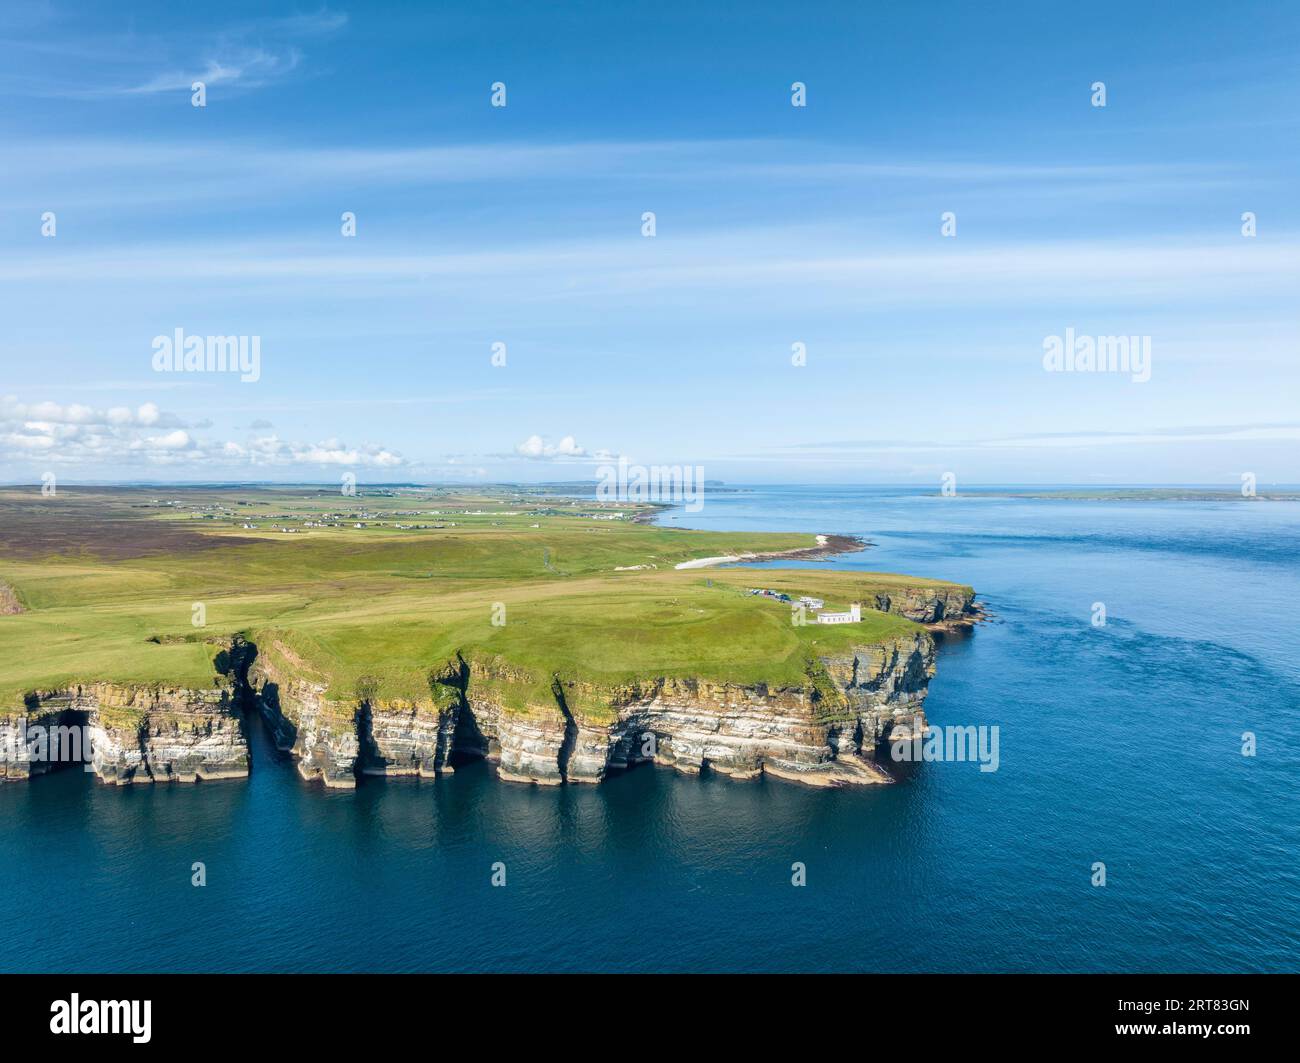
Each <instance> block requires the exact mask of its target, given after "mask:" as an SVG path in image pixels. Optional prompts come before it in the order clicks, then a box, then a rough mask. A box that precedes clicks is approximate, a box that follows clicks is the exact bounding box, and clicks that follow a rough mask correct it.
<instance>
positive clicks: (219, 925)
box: [0, 487, 1300, 971]
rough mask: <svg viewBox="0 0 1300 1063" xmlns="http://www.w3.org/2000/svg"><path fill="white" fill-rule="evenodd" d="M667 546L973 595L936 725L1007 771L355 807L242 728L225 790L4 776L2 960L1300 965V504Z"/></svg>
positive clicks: (943, 652) (938, 521) (869, 522)
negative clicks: (784, 557)
mask: <svg viewBox="0 0 1300 1063" xmlns="http://www.w3.org/2000/svg"><path fill="white" fill-rule="evenodd" d="M666 522H667V523H669V524H676V525H680V526H693V527H708V528H720V529H755V530H774V531H779V530H806V531H818V532H852V533H857V534H861V535H864V536H866V537H867V538H869V539H870V540H871V541H872V543H873V547H872V548H871V549H870V550H869V551H867V552H864V553H860V554H854V555H847V556H844V557H840V558H837V559H834V560H833V561H830V562H818V563H816V564H833V565H835V566H838V567H849V568H865V569H875V570H884V571H894V572H906V573H912V574H916V575H926V576H935V577H941V578H946V579H952V580H957V581H960V582H963V583H969V584H972V585H973V586H975V588H976V589H977V591H978V592H979V595H980V598H981V600H982V601H983V602H984V603H985V605H986V606H987V608H988V609H989V611H990V613H991V614H992V619H991V620H990V621H989V622H988V623H985V624H983V625H981V626H980V627H979V628H977V629H976V630H975V631H974V632H972V633H970V634H968V635H964V636H960V637H949V638H947V639H945V640H944V641H943V644H942V646H941V648H940V654H939V662H938V674H937V676H936V678H935V679H934V681H933V683H932V685H931V693H930V696H929V700H928V702H927V712H928V714H929V717H930V719H931V722H932V723H935V724H938V725H947V724H957V725H963V726H964V725H975V726H980V725H985V726H993V725H996V726H997V727H998V728H999V736H1000V763H999V768H998V770H997V771H996V772H980V771H979V770H978V765H976V764H972V763H928V764H921V765H917V766H915V767H913V768H911V769H910V770H909V771H908V772H907V775H906V777H905V779H904V780H903V781H901V782H900V783H899V784H897V785H894V786H888V787H873V788H868V789H861V790H836V791H822V790H814V789H808V788H804V787H800V786H797V785H792V784H789V783H783V782H779V781H768V780H758V781H754V782H733V781H731V780H729V779H726V778H722V777H714V776H710V775H708V774H706V775H704V776H703V777H701V778H691V777H686V776H679V775H677V774H675V773H674V772H672V771H671V770H665V769H657V768H653V767H649V766H642V767H639V768H637V769H635V770H633V771H630V772H627V773H625V774H622V775H618V776H615V777H613V778H611V779H610V780H609V781H608V782H606V783H605V784H604V785H602V786H600V787H564V788H555V789H547V788H536V787H526V786H515V785H506V784H502V783H498V782H496V781H495V780H494V778H493V777H492V771H491V769H490V768H489V767H488V766H487V765H483V764H475V765H470V766H467V767H465V768H463V769H461V770H460V771H458V772H457V774H456V775H454V776H452V777H449V778H444V779H440V780H426V781H418V782H417V781H412V780H367V781H366V782H364V783H363V784H362V786H360V787H359V788H358V789H357V790H356V792H355V793H344V794H340V793H330V792H326V791H324V790H323V789H321V788H319V787H318V786H309V785H306V784H303V783H302V782H301V781H300V780H299V779H298V777H297V775H296V773H295V772H294V769H293V766H292V765H291V764H290V763H289V762H288V761H287V760H286V759H285V758H284V757H282V756H281V755H279V754H277V753H276V752H275V751H274V749H273V748H272V747H271V745H270V743H269V741H268V740H267V738H266V736H265V734H264V733H263V732H262V730H261V728H260V727H254V728H252V731H253V733H252V735H251V736H250V737H251V740H252V745H253V760H254V770H253V774H252V775H251V777H250V778H249V779H248V780H246V781H232V782H221V783H211V784H200V785H197V786H193V787H179V786H174V787H153V788H146V787H137V788H132V789H123V790H119V789H116V788H110V787H105V786H102V785H98V784H96V783H95V782H94V780H93V777H91V776H88V775H85V774H84V773H82V772H79V771H65V772H62V773H58V774H55V775H52V776H49V777H46V778H43V779H39V780H37V781H36V782H34V783H32V784H24V785H10V786H5V787H0V897H3V898H4V899H5V903H4V904H3V905H2V906H0V970H5V971H31V970H50V971H63V970H93V971H133V970H177V971H208V970H217V971H303V970H308V971H314V970H324V971H343V970H347V971H445V970H502V971H534V970H545V971H557V970H558V971H591V970H598V971H642V970H650V971H659V970H671V971H678V970H680V971H700V970H740V971H753V970H808V971H1092V970H1097V971H1112V970H1113V971H1201V970H1207V971H1258V970H1262V971H1279V970H1297V969H1300V936H1298V929H1297V928H1300V799H1298V798H1297V789H1298V788H1300V656H1298V654H1297V649H1298V646H1300V504H1297V503H1289V502H1277V503H1272V502H1267V503H1266V502H1259V503H1244V502H1207V503H1201V502H1136V501H1134V502H1128V501H1125V502H1111V501H1106V502H1101V501H1098V502H1078V501H1066V500H1046V501H1039V500H1020V499H1009V498H1005V497H991V496H981V495H977V494H975V495H973V494H963V495H960V496H958V497H957V498H952V499H944V498H940V497H938V496H936V495H934V494H932V493H928V492H927V493H921V492H918V491H905V490H883V489H861V488H851V489H850V488H821V487H819V488H755V489H752V490H747V491H740V492H736V493H721V492H716V493H714V494H711V495H709V496H708V499H707V503H706V505H705V508H704V510H703V511H702V512H700V513H696V514H687V513H684V512H677V513H672V514H669V515H668V517H667V520H666ZM1095 602H1103V603H1105V606H1106V611H1107V623H1106V625H1105V626H1104V627H1094V626H1093V625H1092V623H1091V619H1092V609H1093V603H1095ZM1246 731H1250V732H1253V733H1254V734H1255V735H1256V736H1257V743H1258V752H1257V755H1256V756H1254V757H1245V756H1243V755H1242V753H1241V748H1242V734H1243V732H1246ZM195 861H202V862H203V863H204V864H205V865H206V869H207V881H208V884H207V886H206V887H203V888H196V887H194V886H192V885H191V881H190V880H191V865H192V864H193V863H194V862H195ZM497 861H500V862H502V863H504V864H505V868H506V882H507V884H506V886H505V887H504V888H498V887H493V886H492V885H491V876H492V865H493V864H494V862H497ZM1097 861H1100V862H1103V863H1104V864H1105V865H1106V877H1107V881H1106V885H1105V886H1104V887H1096V886H1093V885H1092V881H1091V880H1092V867H1093V864H1094V862H1097ZM795 862H801V863H803V864H804V865H805V866H806V874H807V884H806V885H805V886H803V887H795V886H792V885H791V874H792V872H791V865H792V864H794V863H795Z"/></svg>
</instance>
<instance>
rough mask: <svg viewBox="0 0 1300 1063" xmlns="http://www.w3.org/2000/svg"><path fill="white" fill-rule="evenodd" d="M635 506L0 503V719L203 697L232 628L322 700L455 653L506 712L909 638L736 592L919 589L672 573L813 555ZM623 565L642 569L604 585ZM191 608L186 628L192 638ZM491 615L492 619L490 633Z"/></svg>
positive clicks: (117, 498)
mask: <svg viewBox="0 0 1300 1063" xmlns="http://www.w3.org/2000/svg"><path fill="white" fill-rule="evenodd" d="M34 494H35V495H36V497H35V498H33V497H32V496H33V495H34ZM612 512H621V514H622V515H621V516H620V517H619V518H618V519H609V517H610V516H611V514H612ZM644 512H645V507H635V506H624V507H622V509H621V510H617V509H615V510H608V509H607V508H602V507H601V506H600V505H599V504H597V503H589V502H573V501H571V500H568V499H562V498H558V497H555V496H552V495H547V494H542V493H537V494H531V493H529V492H528V491H527V490H526V489H519V490H515V489H510V488H502V489H499V490H477V491H475V492H473V493H467V494H457V493H455V492H452V491H449V490H446V489H442V490H437V489H420V490H416V489H411V490H405V491H401V492H394V493H392V494H384V495H381V496H375V497H372V496H370V495H368V494H362V495H359V496H357V497H340V495H339V494H338V492H325V491H322V490H321V489H319V488H287V489H282V488H274V489H270V488H252V487H247V488H183V489H182V488H175V487H171V488H165V489H159V488H129V489H127V488H123V489H116V490H111V489H95V490H91V489H84V490H71V491H69V490H61V491H60V493H59V496H58V497H57V498H53V499H42V498H40V497H39V495H38V493H37V492H35V491H33V490H31V489H29V490H28V491H26V492H23V491H21V490H19V489H11V490H7V491H3V492H0V529H2V530H0V580H3V581H4V582H5V583H7V584H9V585H11V586H12V587H13V588H15V591H16V592H17V594H18V595H20V596H21V600H22V602H23V604H24V606H25V610H24V611H23V612H21V613H16V614H13V615H5V616H0V647H2V652H0V698H3V699H4V700H3V702H0V705H3V706H4V707H13V706H15V705H17V704H20V703H21V699H22V697H23V695H24V694H25V693H26V692H28V691H32V690H36V689H53V688H57V687H61V686H66V685H68V684H72V683H91V682H112V683H120V684H127V685H142V684H153V685H172V686H184V687H193V688H203V687H211V686H212V685H213V684H214V683H221V682H224V681H225V680H224V678H223V677H222V676H221V675H220V674H219V673H220V671H221V669H222V665H221V664H220V663H219V662H217V656H218V653H219V651H220V650H221V649H222V647H223V646H224V644H225V643H226V642H227V641H228V640H229V638H231V637H232V636H234V635H236V634H242V635H243V636H245V637H246V638H247V639H248V640H249V641H251V642H253V643H255V644H256V645H258V646H259V648H260V650H261V651H262V652H268V653H269V652H281V653H283V654H285V655H286V656H287V657H288V658H289V661H288V663H289V664H290V665H291V667H292V669H293V670H294V671H295V672H300V673H303V674H304V675H310V676H313V677H315V678H317V679H318V680H319V681H321V682H323V683H325V684H327V685H328V687H329V688H330V691H331V697H332V698H337V699H340V700H342V699H346V698H349V697H352V696H354V695H355V694H356V693H357V692H358V691H365V692H369V693H370V694H372V695H374V696H379V697H383V698H405V699H410V700H417V699H427V698H428V697H429V696H430V682H429V680H430V673H431V672H436V671H437V670H438V669H439V668H441V667H445V666H446V665H447V663H448V662H451V661H454V660H456V658H457V655H458V654H460V655H463V656H465V657H466V659H473V660H476V661H482V662H491V663H493V665H494V666H495V667H497V668H498V669H508V670H511V672H512V674H513V676H514V678H515V679H516V680H518V681H515V682H511V683H509V684H506V685H508V686H509V688H510V690H511V694H510V697H512V698H514V699H516V701H517V702H519V704H517V705H514V706H510V707H519V708H523V707H526V703H528V702H529V701H530V700H531V699H534V698H536V699H541V700H542V701H546V700H549V699H550V688H551V685H552V683H553V681H554V678H555V677H556V676H558V677H560V678H561V679H562V680H574V681H577V682H580V683H596V684H599V685H601V686H602V687H610V686H614V685H617V684H620V683H627V682H634V681H636V680H644V679H646V678H647V677H654V676H662V677H696V678H701V679H708V680H715V681H720V682H736V683H760V682H765V683H768V684H772V685H781V684H798V683H801V682H804V681H805V680H806V676H807V668H808V665H809V661H810V660H812V659H813V658H815V657H816V656H818V655H824V654H826V653H831V652H834V651H836V650H838V649H844V648H847V647H848V646H850V645H854V644H858V645H861V644H864V643H868V642H872V641H880V640H884V639H887V638H889V637H892V636H893V635H896V634H899V633H901V632H906V631H909V630H912V629H913V628H914V625H912V624H911V623H910V622H909V621H907V620H904V619H902V618H900V617H898V616H894V615H886V614H883V613H876V612H868V613H867V614H866V616H865V620H864V622H863V623H861V624H855V625H845V626H842V627H834V626H824V625H820V626H819V625H808V626H805V627H799V626H796V625H794V624H792V623H791V618H790V610H789V607H788V606H785V605H783V604H782V603H779V602H773V601H771V600H768V599H762V598H757V597H754V596H750V595H748V594H746V593H745V588H746V587H748V586H769V587H773V588H778V589H783V590H787V591H789V592H791V593H811V594H815V595H817V596H819V597H824V598H826V600H827V604H828V605H841V604H847V602H848V601H850V600H860V599H865V600H870V599H869V598H867V597H866V595H867V589H868V588H869V587H870V586H879V587H889V586H896V587H901V586H904V585H906V586H910V587H918V586H921V585H925V584H929V583H932V582H933V581H924V580H913V579H910V578H908V577H901V576H874V575H871V574H862V573H849V572H831V571H819V570H815V569H785V570H781V569H775V570H774V569H762V570H757V571H755V570H747V571H746V570H736V569H695V570H675V569H674V568H673V565H674V564H676V563H679V562H681V561H685V560H689V559H693V558H700V557H716V556H723V555H728V554H735V553H742V552H755V553H757V552H772V551H786V550H798V549H807V548H809V547H811V546H813V545H815V540H814V537H813V536H811V535H803V534H747V533H735V534H732V533H721V532H701V531H686V530H680V529H674V528H662V527H658V526H654V525H649V524H644V523H637V522H634V521H633V520H632V519H630V518H632V517H634V516H639V515H643V514H644ZM343 514H351V515H352V516H351V517H349V518H348V519H338V518H340V516H341V515H343ZM321 523H327V524H329V525H330V526H325V527H321V526H318V525H319V524H321ZM357 524H361V525H362V527H356V526H355V525H357ZM438 524H440V525H442V527H435V526H434V525H438ZM244 525H253V527H244ZM399 525H404V526H399ZM419 525H424V526H423V527H419ZM534 525H536V527H534ZM47 532H48V534H47ZM641 565H645V566H654V567H647V568H639V569H635V570H633V571H616V569H619V568H624V569H628V568H631V567H632V566H641ZM873 581H876V582H875V583H874V584H873ZM934 585H935V586H939V584H934ZM196 604H201V605H202V608H203V612H204V613H205V614H206V615H205V618H204V619H205V621H206V622H205V624H204V626H202V627H195V626H194V625H193V624H192V622H191V621H192V618H193V616H194V606H195V605H196ZM502 609H504V615H505V620H506V622H505V624H504V625H501V626H498V625H494V624H493V622H492V621H493V617H494V615H496V616H497V617H499V616H500V615H501V610H502ZM272 647H278V649H276V650H273V649H272Z"/></svg>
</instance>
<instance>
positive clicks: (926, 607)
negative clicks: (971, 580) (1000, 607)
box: [872, 586, 979, 627]
mask: <svg viewBox="0 0 1300 1063" xmlns="http://www.w3.org/2000/svg"><path fill="white" fill-rule="evenodd" d="M872 606H873V608H875V609H877V610H879V611H880V612H882V613H896V614H898V615H899V616H904V617H907V619H908V620H912V621H915V622H916V623H918V624H944V625H952V626H958V627H960V626H965V625H969V624H973V623H975V621H976V620H977V619H978V618H979V613H978V612H977V610H976V608H975V595H974V594H973V593H972V592H971V591H970V590H969V589H967V588H965V587H950V586H941V587H907V588H904V589H901V590H897V591H891V592H889V593H880V594H877V595H876V596H875V601H874V602H873V603H872Z"/></svg>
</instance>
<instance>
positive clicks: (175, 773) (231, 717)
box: [0, 682, 248, 786]
mask: <svg viewBox="0 0 1300 1063" xmlns="http://www.w3.org/2000/svg"><path fill="white" fill-rule="evenodd" d="M240 720H241V718H240V714H239V712H238V710H237V708H236V707H235V704H234V697H233V688H232V685H231V684H230V683H229V682H221V683H218V684H217V685H215V686H214V687H213V688H212V689H210V690H189V689H182V688H175V687H158V686H131V685H122V684H113V683H93V684H87V685H84V686H70V687H65V688H63V689H59V690H43V691H42V690H38V691H33V692H31V693H29V694H28V695H27V697H26V699H25V706H24V708H23V709H21V710H18V709H13V710H7V711H6V712H5V714H4V715H3V716H0V778H3V779H8V780H17V779H26V778H29V777H30V776H32V775H40V774H43V773H45V772H47V771H51V770H54V769H56V768H59V767H63V766H67V765H76V766H85V765H88V766H89V767H90V769H91V770H93V771H94V772H95V774H96V775H97V776H98V777H99V778H100V779H101V780H103V781H104V782H110V783H116V784H117V785H119V786H124V785H129V784H131V783H149V782H194V781H196V780H198V779H226V778H237V777H241V776H245V775H247V774H248V744H247V742H246V741H245V738H244V732H243V728H242V726H241V722H240Z"/></svg>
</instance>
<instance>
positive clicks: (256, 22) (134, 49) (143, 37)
mask: <svg viewBox="0 0 1300 1063" xmlns="http://www.w3.org/2000/svg"><path fill="white" fill-rule="evenodd" d="M347 23H348V18H347V15H346V14H344V13H342V12H334V11H330V10H327V9H321V10H320V11H317V12H314V13H308V14H299V15H290V16H286V17H266V18H258V19H252V20H246V21H242V22H236V23H232V24H230V25H227V26H224V27H222V28H220V29H218V30H217V31H215V32H209V33H200V32H198V31H197V30H190V31H186V32H172V33H162V32H145V33H139V32H135V31H123V32H120V33H114V34H100V35H84V34H78V33H74V32H71V31H70V30H68V29H66V28H64V27H63V24H62V23H61V22H60V21H59V18H58V17H57V15H55V14H54V13H52V12H51V13H49V14H47V16H46V18H45V19H44V20H43V21H42V22H40V23H39V24H34V25H31V29H32V30H33V31H35V30H37V29H39V35H36V36H33V37H32V38H31V39H30V40H24V39H21V38H20V37H17V36H15V37H13V38H11V39H10V40H8V41H7V42H5V43H4V44H0V54H3V53H4V52H9V51H12V52H14V53H15V54H18V53H19V50H21V52H22V53H25V54H27V55H29V56H30V55H40V56H41V57H42V58H43V61H42V62H41V63H40V64H39V65H38V66H33V67H30V68H29V69H28V70H27V71H26V72H24V71H22V70H20V69H17V63H9V64H7V65H8V67H9V70H8V72H7V73H6V74H5V75H3V76H2V77H0V92H8V93H11V94H16V95H27V96H39V97H46V98H52V99H77V100H96V99H113V98H119V99H120V98H126V97H133V96H134V97H140V96H153V95H157V94H160V93H167V92H178V91H184V92H188V91H190V87H191V85H192V84H193V83H194V82H195V81H202V82H203V83H204V84H205V85H207V86H209V87H216V86H220V87H223V88H225V89H227V91H229V90H231V89H238V90H247V89H255V88H261V87H264V86H267V85H272V84H276V83H278V82H280V81H282V80H284V79H285V78H286V77H287V76H289V75H290V74H291V73H292V72H294V71H295V70H297V69H298V68H299V67H300V66H301V65H302V63H303V60H304V52H303V50H302V44H303V43H305V42H307V41H310V40H320V39H323V38H326V37H329V36H331V35H333V34H336V33H338V32H340V31H342V30H343V29H344V28H345V27H346V26H347Z"/></svg>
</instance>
